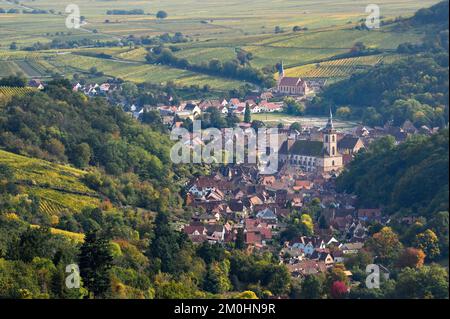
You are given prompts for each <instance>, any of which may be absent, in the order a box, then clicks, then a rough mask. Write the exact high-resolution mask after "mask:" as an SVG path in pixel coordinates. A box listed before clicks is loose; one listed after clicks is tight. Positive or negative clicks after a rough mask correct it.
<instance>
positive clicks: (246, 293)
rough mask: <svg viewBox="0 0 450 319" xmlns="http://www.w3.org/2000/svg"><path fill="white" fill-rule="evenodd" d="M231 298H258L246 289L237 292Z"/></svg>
mask: <svg viewBox="0 0 450 319" xmlns="http://www.w3.org/2000/svg"><path fill="white" fill-rule="evenodd" d="M233 298H234V299H258V297H257V296H256V294H255V293H254V292H253V291H251V290H246V291H243V292H241V293H238V294H237V295H235V296H234V297H233Z"/></svg>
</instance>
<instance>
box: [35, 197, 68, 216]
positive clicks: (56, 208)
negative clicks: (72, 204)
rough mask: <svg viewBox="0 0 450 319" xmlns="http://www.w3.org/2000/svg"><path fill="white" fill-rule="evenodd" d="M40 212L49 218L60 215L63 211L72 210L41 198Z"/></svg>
mask: <svg viewBox="0 0 450 319" xmlns="http://www.w3.org/2000/svg"><path fill="white" fill-rule="evenodd" d="M39 210H40V211H41V212H42V213H45V214H47V215H49V216H53V215H56V216H58V215H60V214H61V212H62V211H67V210H70V209H68V208H67V207H65V206H63V205H62V204H60V203H58V202H55V201H54V200H51V199H48V198H43V197H42V198H40V201H39Z"/></svg>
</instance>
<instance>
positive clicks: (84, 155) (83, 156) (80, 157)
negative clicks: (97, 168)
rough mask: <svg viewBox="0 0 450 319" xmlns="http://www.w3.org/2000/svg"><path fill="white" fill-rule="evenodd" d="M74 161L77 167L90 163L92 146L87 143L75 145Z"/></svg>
mask: <svg viewBox="0 0 450 319" xmlns="http://www.w3.org/2000/svg"><path fill="white" fill-rule="evenodd" d="M73 153H74V154H73V162H74V164H75V165H76V166H77V167H80V168H84V167H86V166H87V165H89V161H90V159H91V155H92V154H91V148H90V146H89V144H87V143H81V144H78V145H77V146H75V148H74V150H73Z"/></svg>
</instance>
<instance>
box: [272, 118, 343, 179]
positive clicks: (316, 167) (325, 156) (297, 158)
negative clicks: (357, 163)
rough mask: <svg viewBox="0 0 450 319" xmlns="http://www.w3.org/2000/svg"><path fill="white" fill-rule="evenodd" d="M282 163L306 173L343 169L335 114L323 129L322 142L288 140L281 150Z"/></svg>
mask: <svg viewBox="0 0 450 319" xmlns="http://www.w3.org/2000/svg"><path fill="white" fill-rule="evenodd" d="M278 155H279V159H280V163H281V164H282V165H283V164H285V165H289V166H295V167H299V168H301V169H303V170H304V171H306V172H332V171H335V172H337V171H339V170H341V169H342V168H343V160H342V154H340V153H339V152H338V148H337V132H336V129H335V128H334V125H333V114H332V112H331V110H330V116H329V118H328V121H327V124H326V125H325V127H324V128H323V129H322V141H313V140H301V139H288V140H286V141H284V142H283V143H282V144H281V147H280V150H279V153H278Z"/></svg>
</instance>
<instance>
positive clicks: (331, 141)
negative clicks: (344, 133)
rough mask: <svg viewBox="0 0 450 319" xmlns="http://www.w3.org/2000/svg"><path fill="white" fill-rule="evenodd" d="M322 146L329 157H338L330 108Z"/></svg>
mask: <svg viewBox="0 0 450 319" xmlns="http://www.w3.org/2000/svg"><path fill="white" fill-rule="evenodd" d="M323 145H324V147H325V150H326V152H327V154H328V155H329V156H336V155H338V152H337V135H336V130H335V129H334V125H333V113H332V112H331V108H330V117H329V118H328V122H327V125H326V126H325V128H324V130H323Z"/></svg>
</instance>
